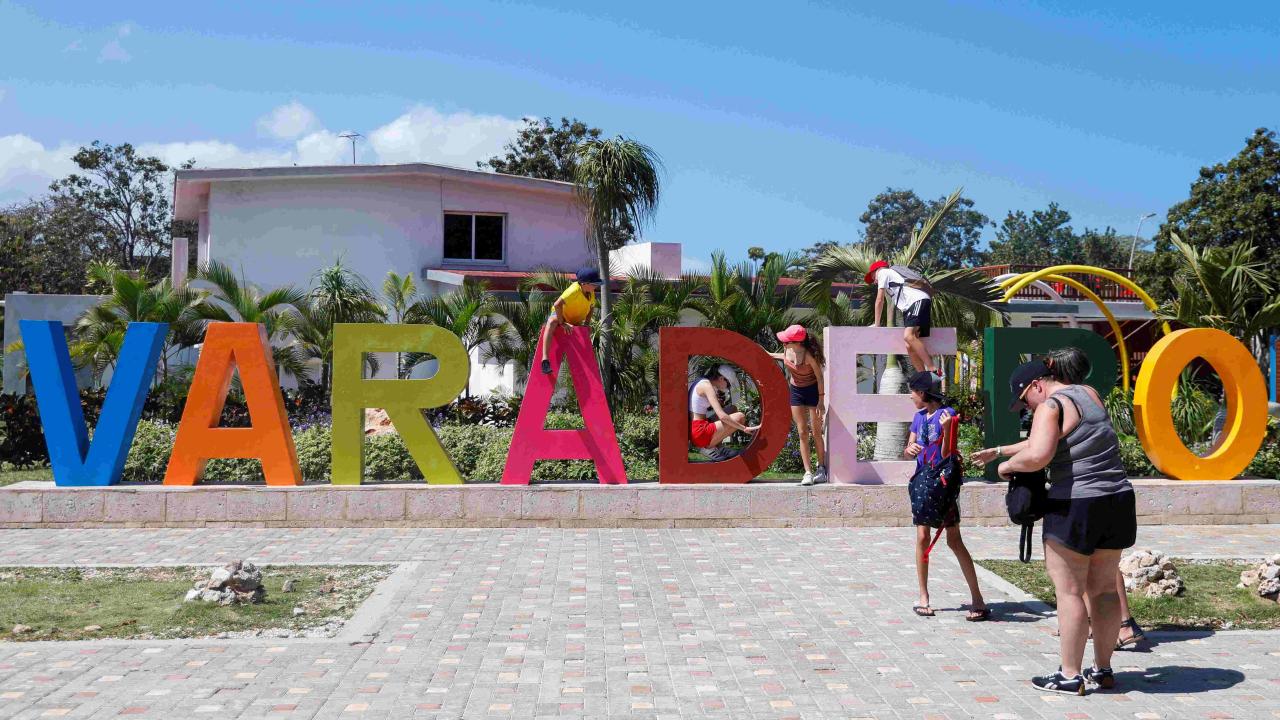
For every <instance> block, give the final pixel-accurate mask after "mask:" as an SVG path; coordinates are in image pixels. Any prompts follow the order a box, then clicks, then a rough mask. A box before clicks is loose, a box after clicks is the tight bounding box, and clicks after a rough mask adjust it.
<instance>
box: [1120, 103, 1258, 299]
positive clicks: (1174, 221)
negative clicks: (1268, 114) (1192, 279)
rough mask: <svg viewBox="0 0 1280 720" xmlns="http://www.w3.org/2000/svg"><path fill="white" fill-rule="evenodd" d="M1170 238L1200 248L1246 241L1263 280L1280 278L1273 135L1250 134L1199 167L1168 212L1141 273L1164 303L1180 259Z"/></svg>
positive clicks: (1170, 290)
mask: <svg viewBox="0 0 1280 720" xmlns="http://www.w3.org/2000/svg"><path fill="white" fill-rule="evenodd" d="M1174 233H1177V235H1178V236H1179V237H1180V238H1181V239H1182V240H1183V241H1184V242H1185V243H1187V244H1188V245H1191V246H1192V247H1196V248H1201V249H1203V248H1209V247H1227V246H1230V245H1234V244H1235V243H1238V242H1242V241H1244V242H1248V243H1250V244H1251V245H1252V246H1253V247H1254V248H1256V252H1257V253H1258V260H1259V261H1260V262H1262V263H1263V264H1264V266H1265V267H1266V271H1267V276H1268V277H1272V278H1276V277H1280V143H1277V141H1276V133H1275V131H1274V130H1268V129H1267V128H1258V129H1257V130H1254V132H1253V135H1252V136H1250V137H1249V139H1248V140H1247V141H1246V142H1245V146H1244V148H1243V149H1242V150H1241V151H1240V152H1239V153H1237V154H1236V156H1235V157H1233V158H1231V159H1230V160H1228V161H1227V162H1225V163H1218V164H1216V165H1212V166H1209V167H1202V168H1200V174H1199V177H1198V178H1196V180H1195V182H1193V183H1192V184H1191V192H1190V196H1189V197H1188V198H1187V199H1186V200H1184V201H1182V202H1180V203H1178V204H1177V205H1174V206H1173V207H1172V208H1169V212H1168V214H1167V215H1166V217H1165V222H1164V224H1163V225H1161V226H1160V229H1159V230H1158V231H1157V233H1156V243H1155V253H1154V257H1152V258H1151V259H1150V260H1148V262H1147V263H1145V264H1144V267H1143V273H1142V276H1143V278H1144V280H1146V281H1147V282H1149V283H1150V287H1148V288H1147V289H1148V290H1149V291H1151V290H1154V291H1155V292H1156V293H1158V294H1159V297H1162V298H1165V299H1171V298H1172V293H1173V292H1174V288H1173V287H1172V284H1171V278H1172V275H1173V272H1172V271H1173V270H1174V268H1176V267H1177V266H1178V264H1179V261H1178V258H1177V256H1178V255H1179V254H1181V253H1180V251H1179V250H1178V249H1177V248H1176V247H1175V245H1174V244H1173V243H1172V235H1173V234H1174Z"/></svg>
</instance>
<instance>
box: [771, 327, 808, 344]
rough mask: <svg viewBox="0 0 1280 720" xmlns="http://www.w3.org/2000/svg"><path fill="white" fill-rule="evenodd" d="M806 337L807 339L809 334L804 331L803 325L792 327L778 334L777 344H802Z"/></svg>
mask: <svg viewBox="0 0 1280 720" xmlns="http://www.w3.org/2000/svg"><path fill="white" fill-rule="evenodd" d="M807 337H809V333H808V332H807V331H806V330H805V329H804V326H803V325H792V326H791V327H789V328H787V329H786V330H783V331H782V332H780V333H778V342H784V343H792V342H804V339H805V338H807Z"/></svg>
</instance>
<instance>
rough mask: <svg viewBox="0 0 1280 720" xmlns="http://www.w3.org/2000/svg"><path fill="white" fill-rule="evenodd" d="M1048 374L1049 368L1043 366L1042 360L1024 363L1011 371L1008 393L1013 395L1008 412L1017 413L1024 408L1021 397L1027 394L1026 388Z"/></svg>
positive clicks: (1024, 404) (1024, 403)
mask: <svg viewBox="0 0 1280 720" xmlns="http://www.w3.org/2000/svg"><path fill="white" fill-rule="evenodd" d="M1048 374H1049V366H1048V365H1045V364H1044V361H1043V360H1032V361H1031V362H1025V363H1022V364H1021V365H1019V366H1018V367H1016V368H1014V369H1013V372H1012V373H1011V374H1010V375H1009V392H1010V393H1012V394H1013V401H1012V402H1010V403H1009V410H1010V411H1012V412H1018V411H1019V410H1021V409H1022V408H1023V407H1025V406H1026V402H1024V401H1023V399H1022V396H1023V395H1026V394H1027V388H1028V387H1030V386H1031V383H1033V382H1035V381H1036V380H1039V379H1040V378H1042V377H1046V376H1047V375H1048Z"/></svg>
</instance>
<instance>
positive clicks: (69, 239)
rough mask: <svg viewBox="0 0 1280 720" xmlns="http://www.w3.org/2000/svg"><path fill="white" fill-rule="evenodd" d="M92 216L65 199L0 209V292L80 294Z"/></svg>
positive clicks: (89, 249)
mask: <svg viewBox="0 0 1280 720" xmlns="http://www.w3.org/2000/svg"><path fill="white" fill-rule="evenodd" d="M94 227H95V224H94V221H93V218H91V217H90V216H89V215H88V214H87V213H85V212H83V211H81V210H80V208H79V206H77V205H76V204H75V203H73V202H71V201H69V200H68V199H66V198H56V197H54V198H41V199H38V200H31V201H29V202H26V203H22V204H20V205H15V206H12V207H9V208H6V209H4V210H0V296H3V295H5V294H6V293H9V292H12V291H14V290H22V291H25V292H31V293H51V294H72V295H75V294H80V293H83V292H84V291H85V277H86V274H87V272H88V269H89V264H90V261H91V260H92V259H93V258H94V247H93V246H92V245H90V244H89V243H87V242H86V241H85V239H86V238H87V237H91V236H92V235H93V231H94Z"/></svg>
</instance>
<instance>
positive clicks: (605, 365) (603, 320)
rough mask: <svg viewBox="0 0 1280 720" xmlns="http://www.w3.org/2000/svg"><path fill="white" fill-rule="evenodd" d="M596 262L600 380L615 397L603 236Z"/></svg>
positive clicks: (607, 393)
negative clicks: (598, 272) (598, 288)
mask: <svg viewBox="0 0 1280 720" xmlns="http://www.w3.org/2000/svg"><path fill="white" fill-rule="evenodd" d="M596 264H597V265H599V268H598V269H599V271H600V358H601V360H602V362H601V363H600V364H601V365H602V367H601V368H600V373H601V376H600V380H601V381H602V382H603V384H604V396H605V398H608V399H609V400H612V399H613V392H612V390H613V354H612V351H613V328H612V325H613V320H612V319H611V318H610V317H609V250H608V248H606V247H605V244H604V242H603V237H601V238H600V239H598V240H597V241H596Z"/></svg>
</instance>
